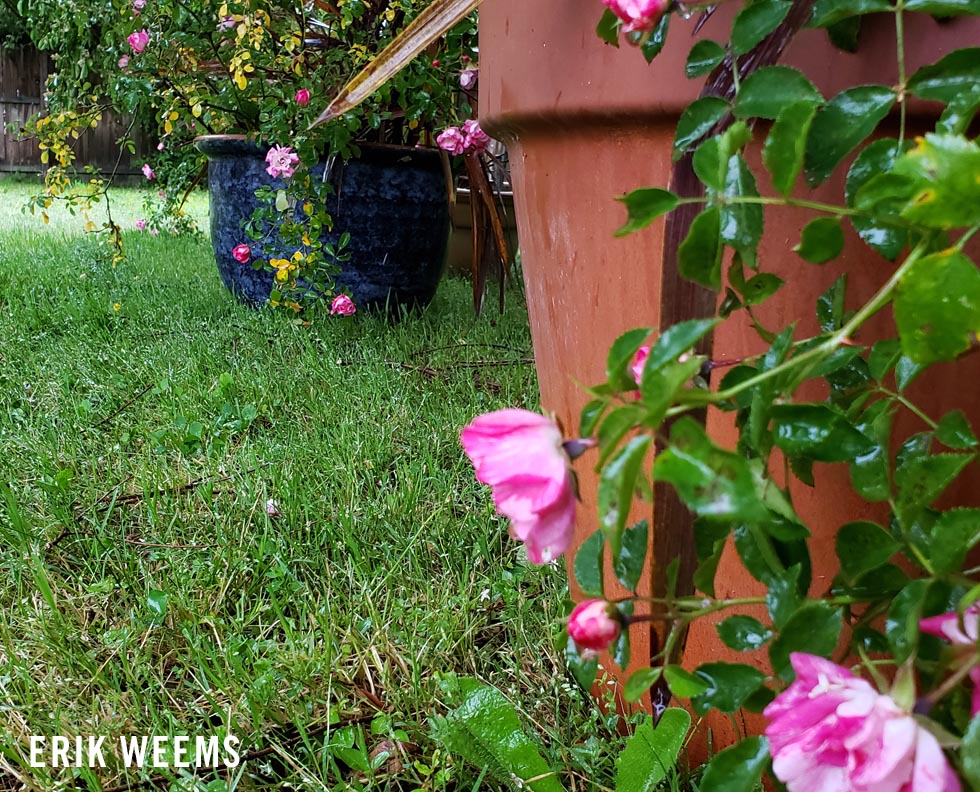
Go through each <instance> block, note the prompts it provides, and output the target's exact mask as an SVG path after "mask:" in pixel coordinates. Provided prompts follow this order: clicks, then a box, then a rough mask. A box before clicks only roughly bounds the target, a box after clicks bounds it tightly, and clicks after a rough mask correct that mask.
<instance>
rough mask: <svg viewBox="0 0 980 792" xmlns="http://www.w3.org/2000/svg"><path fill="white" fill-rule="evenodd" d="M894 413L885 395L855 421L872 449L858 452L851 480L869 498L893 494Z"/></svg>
mask: <svg viewBox="0 0 980 792" xmlns="http://www.w3.org/2000/svg"><path fill="white" fill-rule="evenodd" d="M872 357H873V353H872ZM894 416H895V410H894V404H893V403H892V402H891V401H890V400H887V399H882V400H881V401H877V402H875V403H874V404H872V405H871V406H870V407H869V408H868V409H867V410H865V411H864V413H863V414H862V415H861V417H860V419H859V420H858V421H857V422H856V423H855V424H854V428H855V429H857V430H858V431H859V432H861V434H863V435H864V436H865V437H867V438H868V440H869V441H870V442H871V447H870V449H869V450H868V451H866V452H864V453H861V454H858V455H857V456H856V457H855V458H854V461H853V462H852V463H851V468H850V471H851V484H852V485H853V487H854V489H855V491H857V493H858V494H859V495H860V496H861V497H862V498H864V499H865V500H869V501H872V502H877V501H886V500H888V499H889V498H890V497H891V477H890V467H889V455H890V442H891V425H892V419H893V418H894Z"/></svg>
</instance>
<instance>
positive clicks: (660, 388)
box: [640, 357, 702, 427]
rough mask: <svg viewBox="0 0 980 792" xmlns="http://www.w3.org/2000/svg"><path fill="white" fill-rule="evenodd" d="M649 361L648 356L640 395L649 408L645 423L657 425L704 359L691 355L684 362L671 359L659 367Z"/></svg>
mask: <svg viewBox="0 0 980 792" xmlns="http://www.w3.org/2000/svg"><path fill="white" fill-rule="evenodd" d="M649 361H650V358H647V364H646V365H645V366H644V369H643V376H642V378H641V381H640V395H641V397H642V402H641V403H642V405H643V406H644V407H646V408H647V414H646V416H645V417H644V420H643V423H644V425H645V426H649V427H656V426H659V425H660V423H661V422H662V421H663V419H664V416H665V415H666V413H667V409H668V408H669V407H670V406H671V404H673V403H674V399H675V397H676V396H677V394H678V392H679V391H681V390H682V389H683V388H684V386H685V385H686V384H687V383H688V382H690V381H691V379H692V378H693V377H694V376H695V375H696V374H697V373H698V372H699V371H700V370H701V365H702V361H701V358H699V357H691V358H689V359H688V360H685V361H684V362H683V363H681V362H679V361H671V362H669V363H667V364H666V365H663V366H660V367H659V368H655V367H653V366H651V365H650V363H649Z"/></svg>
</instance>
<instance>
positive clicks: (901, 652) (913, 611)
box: [885, 580, 929, 664]
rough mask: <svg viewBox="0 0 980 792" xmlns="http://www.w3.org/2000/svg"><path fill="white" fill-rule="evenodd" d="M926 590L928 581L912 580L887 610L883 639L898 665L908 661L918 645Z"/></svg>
mask: <svg viewBox="0 0 980 792" xmlns="http://www.w3.org/2000/svg"><path fill="white" fill-rule="evenodd" d="M928 590H929V581H928V580H913V581H912V582H911V583H909V584H908V585H907V586H906V587H905V588H904V589H902V590H901V591H900V592H899V593H898V595H897V596H896V597H895V599H894V600H892V604H891V607H890V608H889V609H888V617H887V618H886V619H885V637H887V638H888V643H889V645H890V646H891V648H892V652H893V653H894V655H895V662H896V663H898V664H901V663H904V662H905V661H906V660H908V659H909V657H911V655H912V652H914V651H915V647H916V645H917V644H918V641H919V621H920V620H921V619H922V603H923V601H924V600H925V596H926V593H927V592H928Z"/></svg>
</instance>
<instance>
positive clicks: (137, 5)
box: [133, 0, 146, 16]
mask: <svg viewBox="0 0 980 792" xmlns="http://www.w3.org/2000/svg"><path fill="white" fill-rule="evenodd" d="M145 7H146V0H133V16H139V15H140V11H142V10H143V9H144V8H145Z"/></svg>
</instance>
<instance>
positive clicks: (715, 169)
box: [692, 121, 752, 193]
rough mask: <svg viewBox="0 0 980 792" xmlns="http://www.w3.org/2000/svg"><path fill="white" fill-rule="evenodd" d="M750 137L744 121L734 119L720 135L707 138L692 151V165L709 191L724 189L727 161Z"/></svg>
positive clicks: (743, 146) (727, 168)
mask: <svg viewBox="0 0 980 792" xmlns="http://www.w3.org/2000/svg"><path fill="white" fill-rule="evenodd" d="M751 139H752V131H751V130H750V129H749V127H748V125H747V124H746V123H745V122H744V121H736V122H735V123H734V124H732V125H731V126H730V127H729V128H728V129H726V130H725V131H724V132H722V133H721V134H720V135H715V136H713V137H710V138H708V139H707V140H706V141H704V143H702V144H701V145H700V146H698V150H697V151H695V152H694V159H693V160H692V165H693V166H694V172H695V173H696V174H697V177H698V178H699V179H700V180H701V181H702V182H704V184H705V186H706V187H708V189H709V192H713V193H721V192H724V191H725V180H726V179H727V178H728V171H729V161H730V160H731V158H732V157H733V156H735V154H737V153H738V152H739V151H741V150H742V149H743V148H745V145H746V144H747V143H748V142H749V141H750V140H751Z"/></svg>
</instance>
